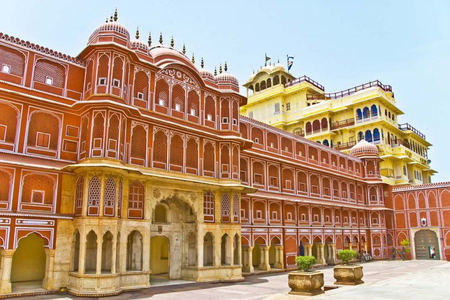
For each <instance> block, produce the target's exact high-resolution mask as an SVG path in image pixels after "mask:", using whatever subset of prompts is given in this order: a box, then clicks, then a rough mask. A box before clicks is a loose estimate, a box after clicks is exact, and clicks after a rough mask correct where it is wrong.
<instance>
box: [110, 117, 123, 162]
mask: <svg viewBox="0 0 450 300" xmlns="http://www.w3.org/2000/svg"><path fill="white" fill-rule="evenodd" d="M119 125H120V124H119V116H118V115H117V114H113V115H112V116H111V117H110V118H109V126H108V143H107V147H108V152H107V153H108V156H109V157H111V158H116V156H117V153H118V141H119Z"/></svg>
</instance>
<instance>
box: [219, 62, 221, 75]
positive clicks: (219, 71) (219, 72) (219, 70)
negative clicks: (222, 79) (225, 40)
mask: <svg viewBox="0 0 450 300" xmlns="http://www.w3.org/2000/svg"><path fill="white" fill-rule="evenodd" d="M219 73H220V74H222V64H220V66H219Z"/></svg>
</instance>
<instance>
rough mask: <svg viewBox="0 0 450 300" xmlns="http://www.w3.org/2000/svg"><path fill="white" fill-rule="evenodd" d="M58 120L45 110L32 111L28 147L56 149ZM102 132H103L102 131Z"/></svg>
mask: <svg viewBox="0 0 450 300" xmlns="http://www.w3.org/2000/svg"><path fill="white" fill-rule="evenodd" d="M59 124H60V120H59V118H57V117H56V116H54V115H52V114H49V113H46V112H36V113H33V114H32V115H31V117H30V121H29V125H28V126H29V129H28V143H27V145H28V146H29V147H36V148H41V149H49V150H54V151H55V150H57V147H58V139H59ZM102 134H103V132H102Z"/></svg>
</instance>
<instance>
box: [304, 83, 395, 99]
mask: <svg viewBox="0 0 450 300" xmlns="http://www.w3.org/2000/svg"><path fill="white" fill-rule="evenodd" d="M371 87H379V88H381V89H382V90H383V91H385V92H391V93H392V97H394V93H393V92H392V87H391V86H390V85H385V84H382V83H381V82H380V81H378V80H375V81H371V82H368V83H364V84H360V85H358V86H355V87H352V88H350V89H346V90H343V91H340V92H336V93H325V94H308V95H306V100H334V99H338V98H342V97H346V96H350V95H352V94H354V93H356V92H359V91H361V90H365V89H368V88H371Z"/></svg>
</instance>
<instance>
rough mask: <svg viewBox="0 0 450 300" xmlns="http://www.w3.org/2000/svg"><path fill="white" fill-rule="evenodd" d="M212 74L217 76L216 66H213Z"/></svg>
mask: <svg viewBox="0 0 450 300" xmlns="http://www.w3.org/2000/svg"><path fill="white" fill-rule="evenodd" d="M214 76H217V67H214Z"/></svg>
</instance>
